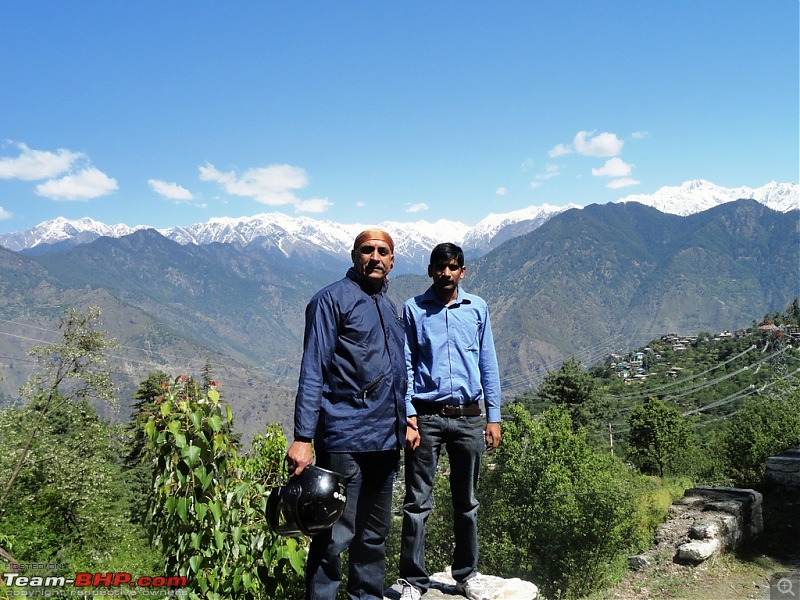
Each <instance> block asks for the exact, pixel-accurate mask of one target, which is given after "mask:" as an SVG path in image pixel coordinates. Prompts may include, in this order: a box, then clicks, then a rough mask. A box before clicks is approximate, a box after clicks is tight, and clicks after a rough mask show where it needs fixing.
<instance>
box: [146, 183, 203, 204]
mask: <svg viewBox="0 0 800 600" xmlns="http://www.w3.org/2000/svg"><path fill="white" fill-rule="evenodd" d="M147 183H149V184H150V187H151V188H153V190H154V191H155V193H156V194H159V195H161V196H164V197H165V198H169V199H170V200H187V201H188V200H192V199H193V198H194V197H193V196H192V192H190V191H189V190H187V189H186V188H185V187H183V186H180V185H178V184H177V183H170V182H167V181H161V180H159V179H148V180H147Z"/></svg>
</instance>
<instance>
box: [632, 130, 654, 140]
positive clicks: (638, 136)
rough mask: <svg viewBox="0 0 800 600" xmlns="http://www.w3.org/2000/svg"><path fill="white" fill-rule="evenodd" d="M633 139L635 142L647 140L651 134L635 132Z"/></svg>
mask: <svg viewBox="0 0 800 600" xmlns="http://www.w3.org/2000/svg"><path fill="white" fill-rule="evenodd" d="M631 137H632V138H633V139H634V140H643V139H645V138H649V137H650V132H649V131H634V132H633V133H632V134H631Z"/></svg>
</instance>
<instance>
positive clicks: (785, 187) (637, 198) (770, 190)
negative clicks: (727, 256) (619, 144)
mask: <svg viewBox="0 0 800 600" xmlns="http://www.w3.org/2000/svg"><path fill="white" fill-rule="evenodd" d="M742 199H753V200H756V201H758V202H760V203H761V204H764V205H765V206H768V207H769V208H771V209H773V210H777V211H780V212H788V211H790V210H794V209H797V208H800V186H798V184H796V183H777V182H775V181H771V182H769V183H768V184H766V185H763V186H761V187H760V188H749V187H744V186H743V187H738V188H724V187H721V186H718V185H715V184H713V183H711V182H710V181H706V180H704V179H695V180H692V181H686V182H684V183H683V184H682V185H680V186H666V187H662V188H661V189H659V190H657V191H656V192H655V193H653V194H634V195H631V196H625V197H624V198H620V199H619V200H618V201H617V202H639V203H640V204H645V205H647V206H652V207H653V208H655V209H657V210H660V211H661V212H663V213H669V214H674V215H680V216H682V217H685V216H688V215H691V214H694V213H697V212H702V211H704V210H708V209H709V208H713V207H715V206H718V205H720V204H724V203H726V202H732V201H734V200H742Z"/></svg>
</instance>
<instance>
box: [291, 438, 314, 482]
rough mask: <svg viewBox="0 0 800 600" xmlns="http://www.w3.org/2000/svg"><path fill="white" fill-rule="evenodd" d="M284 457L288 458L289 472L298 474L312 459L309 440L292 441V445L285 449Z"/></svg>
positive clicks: (312, 454) (312, 453)
mask: <svg viewBox="0 0 800 600" xmlns="http://www.w3.org/2000/svg"><path fill="white" fill-rule="evenodd" d="M286 458H288V459H289V474H290V475H300V473H302V472H303V469H305V468H306V467H307V466H308V465H310V464H311V463H312V462H313V461H314V452H313V450H312V449H311V442H298V441H294V442H292V445H291V446H289V449H288V450H287V451H286Z"/></svg>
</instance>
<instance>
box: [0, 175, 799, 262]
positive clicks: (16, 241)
mask: <svg viewBox="0 0 800 600" xmlns="http://www.w3.org/2000/svg"><path fill="white" fill-rule="evenodd" d="M743 198H752V199H755V200H756V201H758V202H759V203H761V204H764V205H765V206H768V207H770V208H772V209H773V210H777V211H780V212H787V211H789V210H793V209H796V208H800V186H798V184H794V183H777V182H770V183H768V184H767V185H765V186H762V187H760V188H755V189H753V188H747V187H739V188H723V187H721V186H717V185H715V184H712V183H710V182H708V181H705V180H694V181H687V182H685V183H683V184H682V185H681V186H677V187H663V188H661V189H660V190H658V191H657V192H655V193H654V194H650V195H633V196H625V197H624V198H620V199H619V200H618V201H617V202H616V203H629V202H638V203H640V204H644V205H646V206H652V207H654V208H657V209H658V210H659V211H661V212H664V213H666V214H677V215H680V216H688V215H690V214H696V213H697V212H701V211H703V210H707V209H709V208H711V207H713V206H718V205H720V204H723V203H727V202H732V201H734V200H738V199H743ZM575 208H578V209H580V207H579V206H578V205H576V204H567V205H565V206H553V205H550V204H544V205H541V206H529V207H526V208H523V209H520V210H517V211H512V212H509V213H489V214H488V215H487V216H486V217H484V218H483V219H482V220H481V221H480V222H479V223H478V224H477V225H475V226H474V227H470V226H468V225H466V224H464V223H460V222H457V221H449V220H439V221H436V222H433V223H430V222H427V221H424V220H422V221H415V222H407V223H401V222H394V221H386V222H382V223H379V224H377V225H378V226H380V227H383V228H384V229H386V230H387V231H389V232H390V233H391V234H392V235H393V236H394V237H395V244H396V247H397V256H398V261H397V265H396V272H398V273H412V272H416V273H424V270H425V266H426V264H427V259H428V253H429V252H430V248H432V247H433V246H434V245H436V244H437V243H439V242H443V241H452V242H455V243H457V244H460V245H462V247H463V248H464V251H465V253H466V254H467V255H468V256H469V257H470V258H476V257H479V256H483V255H484V254H486V253H487V252H489V251H491V250H493V249H494V248H496V247H498V246H499V245H500V244H502V243H503V242H506V241H508V240H510V239H512V238H514V237H517V236H519V235H524V234H526V233H529V232H530V231H533V230H534V229H536V228H537V227H539V226H541V225H542V224H543V223H545V222H546V221H548V220H549V219H550V218H552V217H553V216H555V215H557V214H561V213H562V212H565V211H567V210H572V209H575ZM368 226H370V225H368V224H358V223H355V224H342V223H337V222H334V221H330V220H317V219H311V218H309V217H290V216H288V215H284V214H282V213H262V214H259V215H255V216H252V217H216V218H213V219H210V220H209V221H207V222H205V223H195V224H193V225H188V226H176V227H169V228H165V229H156V231H158V232H159V233H160V234H161V235H164V236H165V237H167V238H168V239H171V240H174V241H176V242H178V243H180V244H182V245H187V244H196V245H205V244H210V243H229V244H237V245H249V244H254V243H256V244H259V245H261V246H262V247H264V248H272V249H274V250H276V251H278V252H281V253H283V254H284V255H285V256H287V257H288V256H291V255H293V254H305V255H309V256H319V255H321V254H323V253H325V254H333V255H337V254H340V253H342V252H343V251H347V250H349V248H350V244H351V243H352V240H353V238H354V237H355V235H356V234H357V233H358V232H359V231H361V230H362V229H364V228H366V227H368ZM142 229H154V228H151V227H148V226H145V225H138V226H135V227H130V226H128V225H124V224H117V225H106V224H104V223H101V222H99V221H95V220H94V219H91V218H90V217H84V218H83V219H78V220H73V221H70V220H68V219H65V218H63V217H58V218H56V219H53V220H51V221H45V222H43V223H40V224H39V225H37V226H36V227H34V228H31V229H28V230H25V231H22V232H14V233H8V234H3V235H0V246H3V247H5V248H8V249H10V250H14V251H26V252H35V253H41V252H46V251H49V250H53V249H58V248H61V247H64V246H72V245H81V244H85V243H88V242H91V241H93V240H95V239H97V238H99V237H115V238H118V237H121V236H124V235H129V234H131V233H134V232H135V231H140V230H142ZM445 237H446V239H445Z"/></svg>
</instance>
